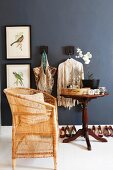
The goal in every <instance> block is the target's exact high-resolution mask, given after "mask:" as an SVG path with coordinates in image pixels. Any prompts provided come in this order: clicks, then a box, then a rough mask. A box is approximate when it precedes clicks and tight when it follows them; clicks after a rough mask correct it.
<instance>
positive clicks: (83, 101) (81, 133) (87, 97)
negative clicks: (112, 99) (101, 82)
mask: <svg viewBox="0 0 113 170" xmlns="http://www.w3.org/2000/svg"><path fill="white" fill-rule="evenodd" d="M107 95H108V94H99V95H88V94H83V95H76V93H75V94H74V93H73V94H72V90H71V93H70V94H69V91H68V93H65V92H64V90H63V93H62V94H61V96H63V97H65V98H73V99H76V100H78V101H79V102H80V103H81V105H82V129H79V130H78V131H77V133H76V134H75V135H74V136H72V137H69V138H66V139H64V140H63V143H68V142H70V141H73V140H75V139H77V138H78V137H79V136H83V137H84V138H85V140H86V143H87V149H88V150H91V144H90V140H89V135H91V136H92V137H94V138H95V139H96V140H98V141H101V142H107V140H106V139H105V138H102V137H99V136H97V135H96V134H95V133H94V132H93V131H92V130H91V129H90V128H88V109H87V107H88V103H89V101H91V100H92V99H97V98H99V97H104V96H107Z"/></svg>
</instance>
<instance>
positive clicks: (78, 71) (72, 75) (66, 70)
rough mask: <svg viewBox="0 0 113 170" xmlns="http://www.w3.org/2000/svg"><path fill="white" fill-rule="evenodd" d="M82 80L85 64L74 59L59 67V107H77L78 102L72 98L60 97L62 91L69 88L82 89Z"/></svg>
mask: <svg viewBox="0 0 113 170" xmlns="http://www.w3.org/2000/svg"><path fill="white" fill-rule="evenodd" d="M82 79H84V71H83V64H82V63H80V62H78V61H76V60H74V59H73V58H71V59H67V60H66V61H65V62H63V63H61V64H59V66H58V79H57V98H58V106H64V107H67V108H69V109H70V108H71V107H73V106H75V104H76V100H74V99H72V98H64V97H62V96H60V94H61V89H62V88H67V87H69V86H72V87H75V86H77V87H78V88H80V87H81V83H82V81H81V80H82Z"/></svg>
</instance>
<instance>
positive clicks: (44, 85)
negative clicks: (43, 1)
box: [33, 51, 56, 94]
mask: <svg viewBox="0 0 113 170" xmlns="http://www.w3.org/2000/svg"><path fill="white" fill-rule="evenodd" d="M33 71H34V75H35V81H36V86H37V89H38V90H42V91H46V92H48V93H50V94H51V92H52V88H53V85H54V78H53V77H54V75H55V73H56V68H55V67H50V66H49V63H48V59H47V54H46V52H45V51H44V52H43V53H42V59H41V66H40V67H36V68H34V69H33Z"/></svg>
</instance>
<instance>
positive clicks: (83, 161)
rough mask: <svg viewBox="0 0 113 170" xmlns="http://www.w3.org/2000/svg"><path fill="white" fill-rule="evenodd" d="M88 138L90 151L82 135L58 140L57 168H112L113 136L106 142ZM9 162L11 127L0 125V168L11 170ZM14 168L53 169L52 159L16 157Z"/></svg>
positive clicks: (103, 169)
mask: <svg viewBox="0 0 113 170" xmlns="http://www.w3.org/2000/svg"><path fill="white" fill-rule="evenodd" d="M76 127H77V129H78V128H80V126H76ZM90 139H91V145H92V150H91V151H88V150H87V149H86V142H85V141H84V139H83V138H82V137H81V138H79V139H77V140H76V141H74V142H72V143H68V144H64V143H61V141H60V142H59V148H58V170H113V138H111V137H109V138H107V139H108V142H107V143H101V142H97V141H96V140H94V139H93V138H90ZM11 162H12V161H11V127H1V129H0V170H12V167H11ZM15 170H53V159H52V158H36V159H34V158H33V159H17V163H16V168H15Z"/></svg>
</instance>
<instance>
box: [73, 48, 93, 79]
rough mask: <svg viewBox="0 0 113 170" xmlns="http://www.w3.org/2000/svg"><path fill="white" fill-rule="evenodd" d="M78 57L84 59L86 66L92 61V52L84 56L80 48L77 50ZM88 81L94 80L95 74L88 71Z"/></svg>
mask: <svg viewBox="0 0 113 170" xmlns="http://www.w3.org/2000/svg"><path fill="white" fill-rule="evenodd" d="M77 54H78V55H77V56H76V58H82V60H83V61H84V63H85V64H89V63H90V60H91V58H92V54H91V53H90V52H87V53H86V54H83V52H82V50H81V49H80V48H77ZM88 79H93V74H92V73H89V71H88Z"/></svg>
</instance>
